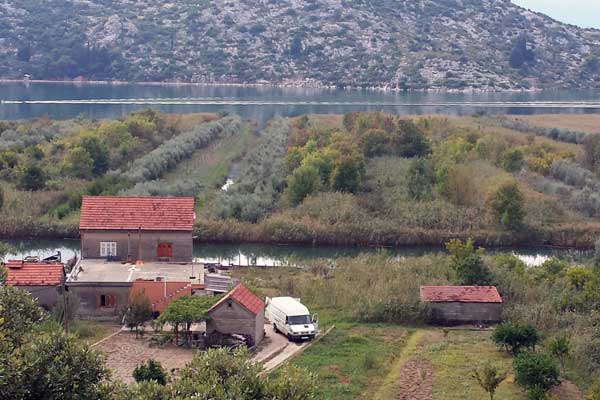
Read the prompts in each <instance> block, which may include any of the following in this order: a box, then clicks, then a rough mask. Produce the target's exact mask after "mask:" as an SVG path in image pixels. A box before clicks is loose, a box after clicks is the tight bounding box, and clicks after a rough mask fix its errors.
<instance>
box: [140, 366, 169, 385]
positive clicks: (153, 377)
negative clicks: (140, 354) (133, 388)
mask: <svg viewBox="0 0 600 400" xmlns="http://www.w3.org/2000/svg"><path fill="white" fill-rule="evenodd" d="M133 379H135V381H136V382H138V383H140V382H147V381H155V382H156V383H158V384H159V385H163V386H164V385H166V384H167V373H166V372H165V370H164V368H163V367H162V365H161V364H160V363H159V362H158V361H156V360H153V359H150V360H148V361H147V362H145V363H141V364H140V365H138V366H137V367H135V369H134V370H133Z"/></svg>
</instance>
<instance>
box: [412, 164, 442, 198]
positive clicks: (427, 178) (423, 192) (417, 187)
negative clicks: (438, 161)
mask: <svg viewBox="0 0 600 400" xmlns="http://www.w3.org/2000/svg"><path fill="white" fill-rule="evenodd" d="M406 174H407V179H406V181H407V185H408V195H409V196H410V198H411V199H413V200H415V201H425V200H430V199H431V198H432V196H433V185H434V183H435V175H434V174H433V171H432V169H431V167H430V166H429V165H428V163H427V161H426V160H424V159H422V158H416V159H414V160H413V161H412V162H411V164H410V167H409V169H408V171H407V173H406Z"/></svg>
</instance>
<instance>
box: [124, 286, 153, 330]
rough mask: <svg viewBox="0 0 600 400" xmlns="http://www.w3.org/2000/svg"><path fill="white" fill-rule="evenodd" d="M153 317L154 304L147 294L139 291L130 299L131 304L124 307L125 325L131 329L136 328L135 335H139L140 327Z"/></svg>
mask: <svg viewBox="0 0 600 400" xmlns="http://www.w3.org/2000/svg"><path fill="white" fill-rule="evenodd" d="M151 318H152V306H151V304H150V300H148V297H147V296H146V294H145V293H144V292H143V291H142V292H137V293H135V294H134V296H133V297H132V298H131V299H130V301H129V305H128V306H127V307H125V308H124V309H123V318H122V320H123V321H124V323H125V325H126V326H127V327H128V328H129V329H135V337H136V338H137V337H138V334H139V328H140V326H141V325H143V324H144V322H146V321H148V320H149V319H151Z"/></svg>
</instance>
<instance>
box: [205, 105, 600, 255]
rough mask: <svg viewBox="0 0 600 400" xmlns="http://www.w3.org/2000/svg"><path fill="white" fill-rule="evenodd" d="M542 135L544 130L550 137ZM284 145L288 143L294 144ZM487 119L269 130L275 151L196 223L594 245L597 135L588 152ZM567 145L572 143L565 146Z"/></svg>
mask: <svg viewBox="0 0 600 400" xmlns="http://www.w3.org/2000/svg"><path fill="white" fill-rule="evenodd" d="M544 132H545V131H544ZM286 138H287V139H286ZM558 139H560V138H554V139H553V138H551V137H548V136H546V135H542V134H536V133H535V132H533V131H532V132H527V133H523V132H522V131H516V130H513V129H508V128H506V127H504V126H503V124H502V123H501V121H500V122H499V121H498V120H496V119H490V118H458V117H441V116H431V117H418V118H403V117H395V116H392V115H386V114H378V113H376V114H366V113H353V114H348V115H346V116H344V118H343V120H342V118H337V119H336V118H330V117H325V118H322V117H307V116H304V117H299V118H297V119H295V120H293V121H292V122H291V125H289V124H287V125H282V124H281V122H279V123H277V124H272V125H271V126H270V127H269V128H268V129H267V130H266V131H265V132H264V140H266V141H267V142H268V143H269V146H258V147H257V148H256V150H255V152H249V154H248V155H247V157H246V158H245V159H244V160H243V161H242V166H243V167H242V171H244V174H243V175H241V176H240V177H239V178H238V180H237V181H236V183H235V184H234V185H232V186H231V188H230V190H229V191H228V192H227V193H221V194H220V197H221V200H220V201H218V202H217V204H215V205H214V206H211V207H209V208H208V209H207V210H206V211H205V215H206V217H208V218H204V219H202V220H201V221H199V232H200V235H201V238H203V239H205V240H217V241H232V242H235V241H260V242H265V243H271V242H283V243H307V244H308V243H313V244H338V245H362V246H369V245H371V246H378V245H389V246H397V245H407V244H437V245H439V244H442V243H444V242H445V241H447V240H450V239H452V238H456V237H460V238H465V239H466V238H468V237H473V238H475V239H476V240H477V241H478V242H480V243H485V244H487V245H490V246H498V245H526V244H554V245H564V246H584V247H590V246H593V243H594V242H595V240H596V237H597V236H598V233H599V231H598V226H599V225H598V217H600V208H598V206H599V205H600V204H599V203H598V201H599V200H600V198H599V197H598V195H597V190H596V188H597V187H598V184H599V181H598V178H597V173H598V165H599V164H598V161H597V159H598V155H597V154H598V153H597V149H598V147H596V145H595V143H596V142H597V141H598V137H597V136H596V135H589V136H587V137H585V138H584V139H582V142H581V144H579V145H578V144H575V143H571V141H569V140H565V141H560V140H558ZM567 139H568V138H567Z"/></svg>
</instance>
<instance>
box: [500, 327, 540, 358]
mask: <svg viewBox="0 0 600 400" xmlns="http://www.w3.org/2000/svg"><path fill="white" fill-rule="evenodd" d="M492 340H493V341H494V342H495V343H496V344H497V345H499V346H501V347H503V348H504V349H506V350H508V351H509V352H510V353H512V354H518V353H519V352H520V351H521V350H522V349H524V348H528V349H532V348H535V345H536V344H537V343H538V342H539V340H540V337H539V335H538V333H537V331H536V329H535V328H534V327H533V326H531V325H521V324H513V323H512V322H504V323H502V324H500V325H498V326H497V327H496V329H494V333H493V334H492Z"/></svg>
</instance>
